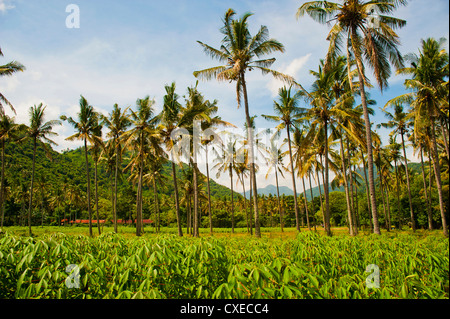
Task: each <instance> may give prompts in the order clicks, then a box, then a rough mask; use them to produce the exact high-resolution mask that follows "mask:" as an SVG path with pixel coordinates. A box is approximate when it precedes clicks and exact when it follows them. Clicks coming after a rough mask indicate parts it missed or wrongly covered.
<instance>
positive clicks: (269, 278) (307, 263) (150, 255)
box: [0, 232, 449, 299]
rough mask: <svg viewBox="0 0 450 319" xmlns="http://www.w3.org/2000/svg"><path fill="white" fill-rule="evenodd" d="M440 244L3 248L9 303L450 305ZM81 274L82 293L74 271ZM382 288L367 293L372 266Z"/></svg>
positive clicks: (134, 241) (399, 240) (304, 238)
mask: <svg viewBox="0 0 450 319" xmlns="http://www.w3.org/2000/svg"><path fill="white" fill-rule="evenodd" d="M448 253H449V245H448V238H444V237H443V236H442V235H441V234H437V233H430V234H428V235H425V236H423V234H421V235H418V234H416V235H407V234H400V233H395V234H390V235H382V236H374V235H370V236H369V237H366V236H364V237H360V236H358V237H354V238H351V237H348V236H335V237H331V238H330V237H325V236H322V235H319V234H315V233H311V232H308V233H302V234H299V235H298V236H297V238H295V239H291V240H284V241H279V240H276V239H259V240H256V239H250V240H249V239H248V238H242V239H239V238H233V239H229V238H227V239H225V238H216V239H214V238H212V237H211V238H202V239H195V238H189V239H188V238H179V237H175V236H174V235H161V236H158V237H147V236H144V237H141V238H131V239H128V238H126V237H124V236H123V235H117V234H112V233H104V234H102V235H100V236H97V237H95V238H89V237H86V236H84V235H79V236H69V235H65V234H62V233H55V234H48V235H42V236H41V237H40V238H26V237H18V236H16V235H12V234H9V233H7V234H3V235H2V236H1V238H0V271H1V276H2V280H1V281H0V297H2V298H220V299H223V298H351V299H359V298H448V296H449V295H448V293H449V292H448V287H449V268H448V267H449V257H448V256H449V255H448ZM71 264H75V265H78V267H79V269H80V272H79V275H80V276H79V288H68V287H67V285H66V282H67V281H68V282H74V276H73V274H72V275H70V276H69V273H68V272H66V267H67V266H68V265H71ZM371 264H375V265H377V266H378V267H379V269H380V286H379V288H377V289H372V288H369V287H367V285H366V278H367V277H368V276H369V275H370V274H369V273H367V272H365V271H366V267H367V266H368V265H371Z"/></svg>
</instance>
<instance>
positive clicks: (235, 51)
mask: <svg viewBox="0 0 450 319" xmlns="http://www.w3.org/2000/svg"><path fill="white" fill-rule="evenodd" d="M235 15H236V12H235V11H234V10H233V9H228V11H227V12H226V13H225V16H224V19H223V24H224V25H223V27H222V28H221V29H220V31H221V33H222V34H223V35H224V38H223V40H222V45H221V47H220V49H215V48H213V47H211V46H209V45H207V44H204V43H202V42H200V41H198V43H199V44H200V45H201V46H202V47H203V49H204V51H205V53H206V54H208V55H209V56H211V58H213V59H217V60H219V61H220V62H222V63H225V65H221V66H216V67H212V68H209V69H205V70H202V71H196V72H194V76H195V77H197V78H202V79H206V80H211V79H213V78H217V80H218V81H229V82H233V81H234V82H236V96H237V103H238V108H239V107H240V104H241V98H242V97H243V98H244V107H245V118H246V122H247V126H248V127H249V128H250V127H252V126H251V116H250V109H249V103H248V95H247V83H246V79H245V74H246V72H247V71H251V70H253V69H259V70H260V71H261V72H262V74H271V75H272V76H274V77H275V78H277V79H281V80H284V81H286V82H288V83H289V84H294V82H295V81H294V79H293V78H292V77H289V76H287V75H284V74H282V73H280V72H277V71H274V70H271V69H270V68H269V67H270V66H271V65H272V64H273V63H274V62H275V58H271V59H261V58H262V57H263V56H264V55H267V54H271V53H272V52H277V51H278V52H284V46H283V45H282V44H281V43H280V42H278V41H277V40H275V39H269V31H268V28H267V27H266V26H261V28H260V29H259V31H258V32H257V34H256V35H255V36H253V37H252V36H251V34H250V31H249V29H248V23H247V20H248V18H249V17H250V16H251V15H252V14H251V13H245V14H244V15H243V16H242V17H241V18H240V19H234V16H235ZM249 146H250V147H249V156H250V175H251V176H252V186H253V187H252V188H253V192H254V193H253V194H254V195H253V203H254V206H253V207H254V214H255V235H256V237H261V230H260V222H259V213H258V194H257V185H256V173H255V164H254V149H253V147H254V141H253V135H252V134H249Z"/></svg>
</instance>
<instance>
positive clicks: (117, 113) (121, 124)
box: [101, 104, 131, 233]
mask: <svg viewBox="0 0 450 319" xmlns="http://www.w3.org/2000/svg"><path fill="white" fill-rule="evenodd" d="M101 119H102V123H103V125H105V126H106V128H108V129H109V132H108V133H107V134H106V137H108V138H110V139H111V140H112V143H113V145H112V146H113V148H114V155H115V170H114V197H113V202H112V207H113V219H114V232H115V233H117V182H118V178H119V174H120V172H119V166H121V162H122V149H123V148H122V144H121V143H120V137H121V136H122V134H124V133H125V132H126V130H127V129H128V128H129V127H130V125H131V121H130V118H129V116H128V108H126V109H125V110H123V111H122V110H121V108H120V107H119V105H118V104H114V107H113V110H112V112H111V113H109V114H108V117H106V116H103V115H101Z"/></svg>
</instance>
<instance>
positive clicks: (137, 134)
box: [123, 96, 159, 236]
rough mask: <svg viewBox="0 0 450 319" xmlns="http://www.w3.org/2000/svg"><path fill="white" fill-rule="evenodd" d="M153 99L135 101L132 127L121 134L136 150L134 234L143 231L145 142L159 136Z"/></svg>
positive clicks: (127, 144)
mask: <svg viewBox="0 0 450 319" xmlns="http://www.w3.org/2000/svg"><path fill="white" fill-rule="evenodd" d="M154 105H155V100H151V99H150V97H149V96H147V97H145V98H144V99H138V100H137V101H136V106H137V111H136V112H135V111H133V110H131V122H132V124H133V127H132V128H131V129H130V130H129V131H127V132H125V133H124V134H123V140H124V143H125V146H130V145H133V146H134V149H135V150H136V152H135V154H136V157H135V165H136V167H137V169H138V172H139V173H138V174H139V175H138V176H139V177H138V192H137V200H136V236H141V235H142V233H143V227H142V184H143V181H142V179H143V176H144V165H145V156H146V154H147V153H146V144H147V143H148V140H149V138H150V137H155V138H157V137H158V136H159V133H158V131H157V130H156V127H155V124H156V117H155V116H154Z"/></svg>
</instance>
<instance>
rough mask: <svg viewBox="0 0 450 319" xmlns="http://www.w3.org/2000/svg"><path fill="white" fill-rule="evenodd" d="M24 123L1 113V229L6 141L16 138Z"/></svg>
mask: <svg viewBox="0 0 450 319" xmlns="http://www.w3.org/2000/svg"><path fill="white" fill-rule="evenodd" d="M23 128H24V127H23V125H22V126H21V125H18V124H16V123H15V121H14V118H13V117H9V116H8V115H6V114H2V113H0V148H1V154H2V155H1V157H2V172H1V180H0V183H1V186H0V211H1V225H0V229H3V220H4V217H5V215H4V213H5V212H4V207H3V202H4V198H3V197H4V194H5V163H6V158H5V148H6V143H8V142H9V141H11V140H14V139H16V138H17V137H18V133H19V132H20V130H21V129H23Z"/></svg>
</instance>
